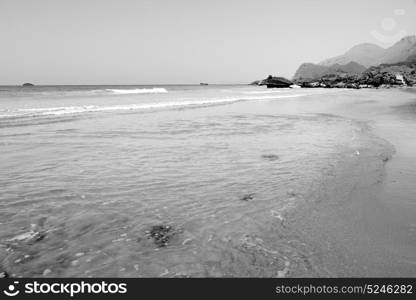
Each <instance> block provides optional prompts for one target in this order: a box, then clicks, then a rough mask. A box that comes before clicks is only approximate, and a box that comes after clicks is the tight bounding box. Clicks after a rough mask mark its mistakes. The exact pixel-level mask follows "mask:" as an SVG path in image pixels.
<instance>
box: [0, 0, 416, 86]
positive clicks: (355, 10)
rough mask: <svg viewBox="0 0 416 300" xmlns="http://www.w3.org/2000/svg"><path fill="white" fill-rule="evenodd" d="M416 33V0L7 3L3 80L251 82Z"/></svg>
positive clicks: (2, 26)
mask: <svg viewBox="0 0 416 300" xmlns="http://www.w3.org/2000/svg"><path fill="white" fill-rule="evenodd" d="M415 30H416V0H348V1H345V0H342V1H341V0H285V1H283V0H274V1H272V0H269V1H267V0H255V1H253V0H250V1H245V0H240V1H231V0H221V1H217V0H204V1H199V0H165V1H161V0H149V1H147V0H136V1H133V0H117V1H115V0H114V1H113V0H97V1H93V0H79V1H78V0H65V1H64V0H50V1H47V0H0V84H21V83H23V82H33V83H35V84H151V83H159V84H163V83H199V82H210V83H245V82H250V81H253V80H255V79H261V78H264V77H266V76H267V75H268V74H275V75H282V76H287V77H291V76H293V74H294V72H295V71H296V68H297V67H298V66H299V65H300V64H301V63H302V62H318V61H320V60H322V59H324V58H328V57H331V56H335V55H338V54H341V53H343V52H345V51H346V50H348V49H349V48H350V47H351V46H353V45H355V44H358V43H362V42H371V43H376V44H379V45H382V46H389V45H390V44H392V41H393V40H394V41H396V40H398V39H399V38H400V37H401V36H402V35H404V34H415Z"/></svg>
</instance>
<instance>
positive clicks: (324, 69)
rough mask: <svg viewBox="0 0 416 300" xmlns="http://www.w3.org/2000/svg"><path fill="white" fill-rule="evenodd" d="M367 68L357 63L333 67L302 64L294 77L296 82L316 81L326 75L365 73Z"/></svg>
mask: <svg viewBox="0 0 416 300" xmlns="http://www.w3.org/2000/svg"><path fill="white" fill-rule="evenodd" d="M366 69H367V68H366V67H364V66H362V65H360V64H358V63H356V62H349V63H347V64H345V65H340V64H334V65H331V66H322V65H317V64H312V63H305V64H302V65H301V66H300V67H299V69H298V70H297V71H296V73H295V75H294V76H293V79H294V80H307V81H312V80H316V79H318V78H320V77H322V76H324V75H330V74H344V73H346V74H355V75H359V74H361V73H363V72H364V71H365V70H366Z"/></svg>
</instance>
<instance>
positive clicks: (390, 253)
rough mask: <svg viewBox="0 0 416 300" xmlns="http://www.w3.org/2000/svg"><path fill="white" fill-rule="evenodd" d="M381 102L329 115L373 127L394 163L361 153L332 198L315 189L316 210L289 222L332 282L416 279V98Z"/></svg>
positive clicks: (332, 188)
mask: <svg viewBox="0 0 416 300" xmlns="http://www.w3.org/2000/svg"><path fill="white" fill-rule="evenodd" d="M370 94H372V95H369V96H370V97H369V98H373V99H376V98H378V97H377V94H376V93H371V92H370ZM374 96H375V98H374ZM383 96H387V97H386V98H385V99H382V100H381V99H377V100H371V101H368V102H363V101H362V102H357V103H353V104H352V103H350V104H348V105H345V103H344V104H342V106H341V110H340V109H339V108H338V107H337V108H335V106H334V107H333V108H330V109H329V111H330V112H332V113H337V114H341V115H344V116H346V117H348V118H355V119H359V120H362V121H364V122H366V123H368V124H369V125H370V126H371V131H372V132H373V133H374V134H375V135H376V136H377V137H379V138H382V139H384V140H386V141H388V142H389V143H391V145H392V147H394V150H393V151H392V156H391V157H390V156H386V157H383V158H382V160H379V159H375V158H374V157H365V155H363V153H360V155H359V156H360V158H359V159H358V160H357V161H356V163H354V164H352V165H348V166H345V168H342V169H343V170H344V171H343V173H342V174H338V175H337V176H334V177H333V178H331V179H329V181H328V182H327V184H326V187H327V190H319V189H318V191H319V192H318V194H317V195H316V197H315V198H314V200H315V201H317V202H318V203H317V202H314V201H312V202H313V203H312V204H307V205H305V206H304V207H303V208H302V209H300V210H298V211H296V212H294V213H293V215H292V221H293V224H294V227H296V228H297V231H298V232H299V233H300V234H301V235H302V236H303V237H304V238H305V240H307V241H308V243H310V244H311V245H314V246H315V247H316V249H317V251H318V253H320V258H321V260H320V261H319V262H318V264H320V265H321V266H322V267H323V269H324V270H325V271H327V276H335V277H348V276H354V277H406V276H408V277H415V276H416V197H415V185H414V183H415V182H416V171H415V170H416V139H415V133H416V114H415V112H416V111H415V105H416V91H415V90H414V89H407V90H393V91H388V92H387V95H383ZM377 101H378V102H377ZM357 154H358V153H357ZM354 178H355V179H358V180H354ZM294 275H295V276H302V274H301V273H298V274H294ZM321 275H323V273H322V274H321Z"/></svg>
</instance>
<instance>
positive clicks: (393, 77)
mask: <svg viewBox="0 0 416 300" xmlns="http://www.w3.org/2000/svg"><path fill="white" fill-rule="evenodd" d="M297 83H298V84H299V85H300V86H302V87H308V88H316V87H324V88H355V89H359V88H373V87H376V88H377V87H384V88H386V87H396V86H412V85H416V62H402V63H398V64H383V65H379V66H377V67H371V68H369V69H367V70H366V71H365V72H363V73H362V74H361V75H357V74H328V75H324V76H322V77H321V78H319V79H317V80H315V81H298V82H297Z"/></svg>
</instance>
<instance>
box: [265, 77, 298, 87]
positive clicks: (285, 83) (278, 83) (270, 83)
mask: <svg viewBox="0 0 416 300" xmlns="http://www.w3.org/2000/svg"><path fill="white" fill-rule="evenodd" d="M292 84H293V82H292V81H290V80H288V79H286V78H283V77H273V76H272V75H269V77H267V78H266V79H264V80H262V81H261V82H260V83H259V85H265V86H267V88H288V87H290V86H291V85H292Z"/></svg>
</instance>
